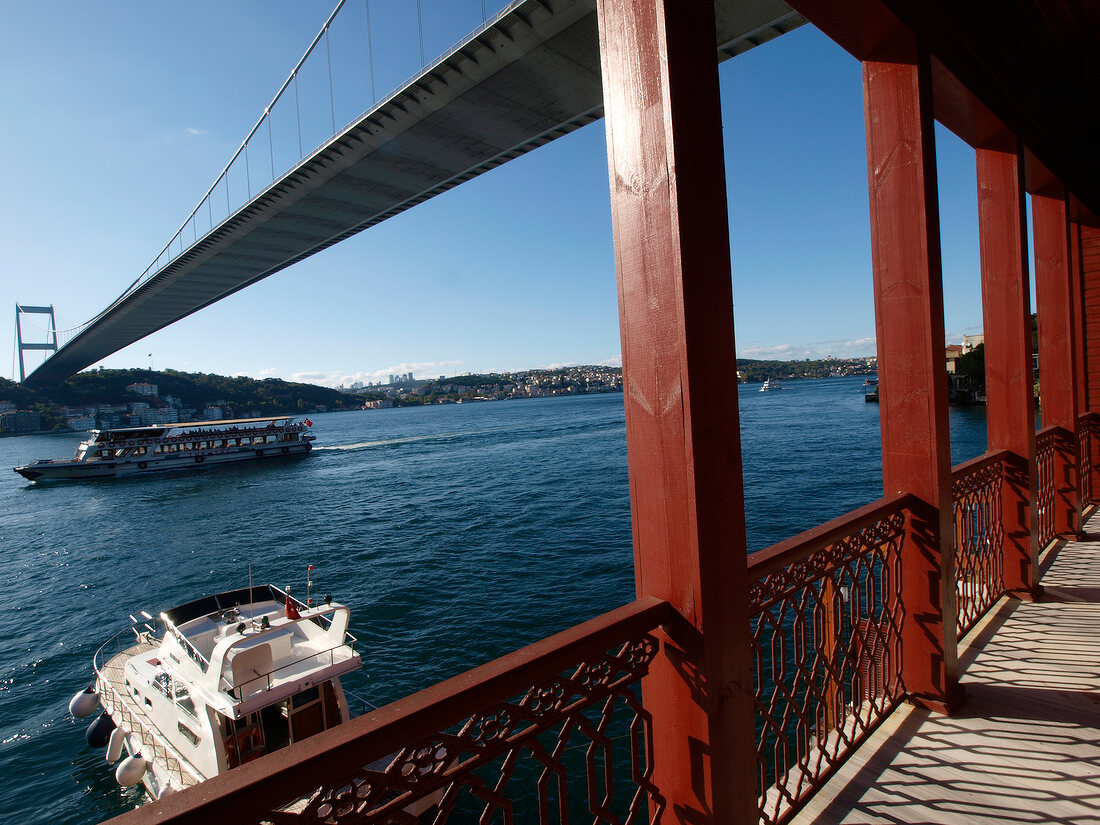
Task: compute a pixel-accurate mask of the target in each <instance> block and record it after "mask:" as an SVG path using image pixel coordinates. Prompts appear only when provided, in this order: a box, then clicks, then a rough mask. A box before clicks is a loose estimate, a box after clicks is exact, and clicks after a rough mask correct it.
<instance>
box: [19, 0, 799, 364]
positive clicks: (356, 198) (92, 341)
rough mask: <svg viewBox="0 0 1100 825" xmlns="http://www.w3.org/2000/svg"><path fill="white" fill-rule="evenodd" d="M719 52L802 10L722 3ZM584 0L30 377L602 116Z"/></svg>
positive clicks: (411, 107) (477, 63) (259, 208)
mask: <svg viewBox="0 0 1100 825" xmlns="http://www.w3.org/2000/svg"><path fill="white" fill-rule="evenodd" d="M716 11H717V20H718V26H719V38H718V43H717V44H716V45H717V46H718V48H719V55H720V56H721V57H722V58H723V59H724V58H728V57H731V56H733V55H735V54H738V53H740V52H742V51H745V50H747V49H748V48H751V47H752V46H754V45H756V44H758V43H761V42H764V41H766V40H769V39H771V38H774V37H777V36H779V35H781V34H783V33H785V32H786V31H789V30H791V29H793V28H795V27H797V26H799V25H801V24H802V23H803V22H804V20H803V19H802V18H801V17H799V16H798V15H797V14H795V13H794V12H792V11H791V9H790V7H788V6H787V5H786V4H785V3H784V2H782V0H747V1H746V0H719V3H718V5H717V9H716ZM602 104H603V90H602V86H601V75H600V51H599V39H598V33H597V26H596V14H595V3H594V1H593V0H555V1H554V2H541V1H540V2H534V0H532V2H527V3H522V4H520V5H519V6H518V7H516V8H515V9H513V10H512V11H511V12H508V13H506V14H504V15H503V16H502V17H500V18H499V19H498V20H497V21H496V23H495V24H494V25H492V26H490V27H489V28H487V29H485V30H483V31H482V32H481V33H480V34H478V35H476V36H475V37H473V38H471V39H470V40H468V41H467V42H466V43H464V44H463V45H461V46H459V47H457V48H455V49H454V50H453V51H452V52H451V53H449V54H448V55H447V56H445V57H444V58H441V59H440V60H439V61H437V62H436V63H435V64H433V65H432V66H430V67H429V68H428V69H427V70H426V71H425V72H424V73H423V74H422V75H420V77H418V78H416V79H415V80H414V81H412V82H411V83H409V84H408V85H407V86H406V87H405V88H404V89H403V90H401V91H400V92H398V93H396V94H394V95H393V96H392V97H390V98H389V99H388V100H387V101H385V102H383V103H381V104H380V105H378V106H376V107H375V108H374V109H372V110H371V111H370V112H368V113H367V114H366V115H364V116H363V117H362V118H361V119H360V120H359V121H358V122H357V123H355V124H353V125H352V126H350V127H349V128H347V129H346V130H345V131H343V132H342V133H340V134H338V135H337V136H336V137H335V138H333V139H332V140H331V141H330V142H329V143H327V144H326V145H324V146H322V147H321V148H319V149H318V150H316V151H315V152H314V153H313V154H312V155H311V156H309V157H308V158H306V159H305V160H304V161H303V162H302V163H300V164H299V165H298V166H297V167H296V168H295V169H293V170H291V171H290V172H288V173H287V174H286V175H284V176H283V177H282V178H281V179H279V180H278V181H276V182H275V183H274V184H272V185H271V186H270V187H269V188H268V189H267V190H266V191H265V192H263V193H262V194H260V195H257V196H256V197H255V198H253V199H252V200H251V201H249V202H248V203H247V204H245V205H244V206H243V207H242V208H241V209H240V210H239V211H237V212H236V213H235V214H233V215H231V216H230V217H229V218H228V219H226V220H225V221H224V222H223V223H222V224H220V225H219V226H217V227H215V228H214V229H213V230H212V231H211V232H210V233H209V234H207V235H206V236H205V237H203V238H200V239H199V240H198V241H197V242H196V243H195V244H194V245H193V246H191V247H190V248H189V249H187V250H185V251H184V252H183V254H181V255H180V256H179V257H177V258H176V259H175V260H173V261H172V262H171V263H169V264H168V265H166V266H165V267H164V268H162V269H161V270H160V271H159V272H158V273H156V274H155V275H154V276H152V277H151V278H149V279H148V280H147V281H145V282H144V283H142V284H141V285H140V286H138V287H137V288H136V289H133V290H132V291H130V292H129V293H127V294H125V295H123V296H122V297H121V298H120V299H118V300H117V301H115V302H114V303H113V304H112V305H111V306H110V307H108V308H107V309H106V310H105V311H104V312H102V313H101V314H100V315H99V316H98V317H97V318H96V319H95V320H94V321H93V322H92V323H91V324H90V325H89V326H88V327H86V328H85V329H84V330H82V331H81V332H80V333H79V334H78V335H77V336H76V337H74V338H73V339H72V340H71V341H70V342H68V343H67V344H66V345H65V346H63V347H61V349H60V350H59V351H58V352H57V353H56V354H55V355H53V356H52V357H50V358H48V359H47V360H46V361H45V362H44V363H43V364H42V365H41V366H39V367H38V369H37V370H35V371H34V372H33V373H32V374H31V375H30V376H28V378H27V383H30V384H39V385H41V384H48V383H53V382H58V381H61V380H64V379H65V378H66V377H68V376H69V375H72V374H73V373H75V372H77V371H79V370H81V369H83V368H84V367H87V366H89V365H90V364H93V363H95V362H96V361H99V360H101V359H102V358H104V357H106V356H107V355H110V354H111V353H113V352H116V351H118V350H119V349H122V348H123V347H125V346H128V345H129V344H131V343H133V342H135V341H138V340H140V339H141V338H144V337H145V336H146V335H149V334H150V333H152V332H155V331H156V330H158V329H161V328H163V327H165V326H168V325H169V324H171V323H173V322H175V321H178V320H180V319H181V318H184V317H186V316H187V315H190V314H191V313H193V312H196V311H197V310H199V309H202V308H203V307H206V306H209V305H210V304H212V303H214V302H216V301H218V300H220V299H221V298H224V297H226V296H228V295H231V294H233V293H234V292H237V291H238V290H240V289H243V288H244V287H246V286H248V285H250V284H253V283H255V282H256V281H259V280H261V279H263V278H266V277H268V276H269V275H272V274H274V273H276V272H278V271H280V270H282V269H284V268H286V267H288V266H290V265H291V264H294V263H296V262H298V261H301V260H303V259H304V258H307V257H309V256H310V255H313V254H315V253H317V252H319V251H321V250H323V249H326V248H327V247H329V246H332V245H333V244H335V243H338V242H340V241H341V240H344V239H346V238H348V237H350V236H352V235H354V234H356V233H358V232H361V231H362V230H364V229H366V228H368V227H370V226H373V225H375V224H377V223H379V222H381V221H383V220H385V219H387V218H389V217H392V216H393V215H396V214H398V213H400V212H402V211H404V210H406V209H408V208H410V207H412V206H415V205H416V204H418V203H422V202H423V201H425V200H427V199H429V198H431V197H433V196H434V195H437V194H439V193H441V192H444V191H446V190H448V189H450V188H452V187H454V186H456V185H458V184H460V183H462V182H464V181H467V180H470V179H471V178H473V177H475V176H477V175H479V174H481V173H482V172H485V171H487V170H489V169H492V168H493V167H495V166H498V165H500V164H502V163H504V162H507V161H508V160H511V159H513V158H515V157H518V156H519V155H522V154H524V153H525V152H528V151H530V150H531V149H534V148H537V147H538V146H541V145H543V144H545V143H547V142H549V141H551V140H553V139H555V138H557V137H560V136H562V135H565V134H567V133H569V132H570V131H573V130H574V129H577V128H579V127H581V126H583V125H585V124H587V123H590V122H592V121H594V120H596V119H598V118H600V117H602V114H603V112H602Z"/></svg>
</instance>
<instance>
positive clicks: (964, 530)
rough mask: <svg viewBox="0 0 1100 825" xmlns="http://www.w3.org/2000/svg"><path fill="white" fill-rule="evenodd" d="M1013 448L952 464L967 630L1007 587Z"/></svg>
mask: <svg viewBox="0 0 1100 825" xmlns="http://www.w3.org/2000/svg"><path fill="white" fill-rule="evenodd" d="M1009 456H1010V454H1009V453H1008V452H1007V451H1004V450H998V451H997V452H991V453H986V454H985V455H984V456H981V457H980V458H976V459H974V460H973V461H968V462H966V463H965V464H960V465H959V466H958V467H955V468H954V469H953V470H952V473H951V475H952V480H951V501H952V516H953V519H954V524H955V531H954V546H955V586H956V599H957V605H958V607H957V614H956V622H955V624H956V628H957V630H958V635H959V638H960V639H961V638H962V637H963V636H965V635H966V633H967V631H969V630H970V628H972V627H973V626H974V625H975V624H976V623H977V621H978V619H980V618H981V617H982V616H983V615H985V612H986V611H987V610H989V608H990V607H992V606H993V603H994V602H995V601H997V599H999V598H1000V597H1001V594H1003V593H1004V591H1005V585H1004V554H1003V552H1002V545H1003V544H1004V535H1005V531H1004V519H1003V517H1002V510H1001V502H1002V489H1003V486H1004V480H1005V460H1006V459H1007V458H1008V457H1009Z"/></svg>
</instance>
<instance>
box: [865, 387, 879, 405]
mask: <svg viewBox="0 0 1100 825" xmlns="http://www.w3.org/2000/svg"><path fill="white" fill-rule="evenodd" d="M874 387H875V388H874V389H873V390H871V391H870V392H869V393H867V394H866V395H865V396H863V400H864V401H866V402H867V403H868V404H870V403H875V404H877V403H878V384H875V385H874Z"/></svg>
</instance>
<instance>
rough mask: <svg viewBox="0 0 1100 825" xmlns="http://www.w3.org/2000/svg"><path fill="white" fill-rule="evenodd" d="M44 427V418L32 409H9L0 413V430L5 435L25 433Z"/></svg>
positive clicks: (34, 431)
mask: <svg viewBox="0 0 1100 825" xmlns="http://www.w3.org/2000/svg"><path fill="white" fill-rule="evenodd" d="M41 429H42V420H41V418H39V416H38V413H36V412H34V411H32V410H9V411H8V412H4V413H0V432H2V433H4V434H5V435H25V434H27V433H36V432H38V431H39V430H41Z"/></svg>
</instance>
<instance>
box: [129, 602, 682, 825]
mask: <svg viewBox="0 0 1100 825" xmlns="http://www.w3.org/2000/svg"><path fill="white" fill-rule="evenodd" d="M671 615H672V613H671V608H670V606H669V604H668V603H667V602H664V601H661V600H659V599H656V598H652V597H650V598H645V599H640V600H638V601H636V602H634V603H632V604H629V605H627V606H625V607H621V608H619V609H617V610H613V611H611V612H610V613H606V614H604V615H603V616H599V617H597V618H595V619H592V620H591V621H588V622H585V623H583V624H581V625H577V626H576V627H574V628H571V629H569V630H567V631H564V632H562V633H559V634H557V635H555V636H551V637H549V638H547V639H543V640H541V641H539V642H536V643H535V644H532V645H529V646H528V647H525V648H523V649H521V650H519V651H516V652H515V653H512V654H509V655H507V656H504V657H502V658H500V659H497V660H496V661H493V662H490V663H488V664H486V665H482V666H481V667H478V668H474V669H473V670H471V671H468V672H467V673H464V674H462V675H460V676H457V677H455V678H453V679H449V680H447V681H445V682H442V683H440V684H437V685H435V686H433V687H430V688H428V689H426V690H423V691H421V692H420V693H417V694H414V695H413V696H410V697H408V698H406V699H404V700H401V701H399V702H395V703H393V704H390V705H388V706H386V707H383V708H381V709H379V710H376V711H374V712H373V713H370V714H368V715H367V716H362V717H359V718H357V719H353V720H351V721H350V722H348V723H346V724H344V725H340V726H338V727H336V728H332V729H330V730H328V731H325V732H324V733H321V734H318V735H316V736H314V737H311V738H309V739H306V740H304V741H303V742H301V743H299V744H298V745H296V746H294V747H293V748H285V749H283V750H280V751H276V752H275V753H272V754H269V755H268V756H265V757H263V758H262V759H259V760H257V761H255V762H250V763H248V764H246V765H244V766H242V767H240V768H237V769H235V770H233V771H230V772H228V773H225V774H221V775H219V776H216V777H214V778H213V779H210V780H207V781H206V782H204V783H203V784H202V785H201V787H199V788H197V789H195V790H196V791H197V793H192V792H191V791H190V790H188V791H185V792H181V793H179V794H174V795H172V796H170V797H166V798H165V799H164V800H161V801H160V802H155V803H151V804H150V805H147V806H144V807H142V808H139V809H138V810H136V811H133V812H131V813H130V814H125V815H123V816H122V817H119V818H118V819H117V820H116V821H117V822H119V823H123V822H125V823H131V822H132V823H146V822H153V821H155V822H158V823H172V824H173V825H182V824H183V823H195V824H196V825H203V824H204V823H206V822H209V821H234V822H240V823H258V822H260V821H268V822H273V823H310V824H311V825H320V824H321V823H325V825H337V824H339V825H346V823H406V822H407V823H416V822H417V821H418V818H419V817H423V818H421V819H420V820H419V821H421V822H431V823H434V825H443V823H446V822H448V821H450V822H498V821H499V822H513V821H514V822H532V823H534V822H538V823H547V824H548V823H551V822H553V823H560V825H566V823H569V822H588V823H606V825H631V823H640V822H649V821H650V819H651V817H652V818H653V819H654V820H657V819H659V818H660V815H661V812H662V811H663V809H664V799H663V797H662V796H661V794H660V792H659V790H658V789H657V788H656V787H654V784H653V782H652V775H653V767H654V758H655V755H654V752H653V743H652V738H651V731H650V716H649V714H648V713H647V712H646V710H645V709H644V708H643V707H642V703H641V699H640V696H639V690H638V682H639V680H640V679H641V678H642V677H643V676H644V675H646V673H647V672H648V669H649V664H650V662H651V661H652V659H653V657H654V656H655V655H656V653H657V650H658V641H657V639H656V638H655V637H654V636H653V635H651V633H650V631H652V630H653V629H655V628H656V627H658V626H659V625H661V624H662V623H664V622H666V621H667V620H668V619H669V618H670V617H671ZM657 758H659V757H657ZM273 807H274V808H277V809H278V810H273Z"/></svg>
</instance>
